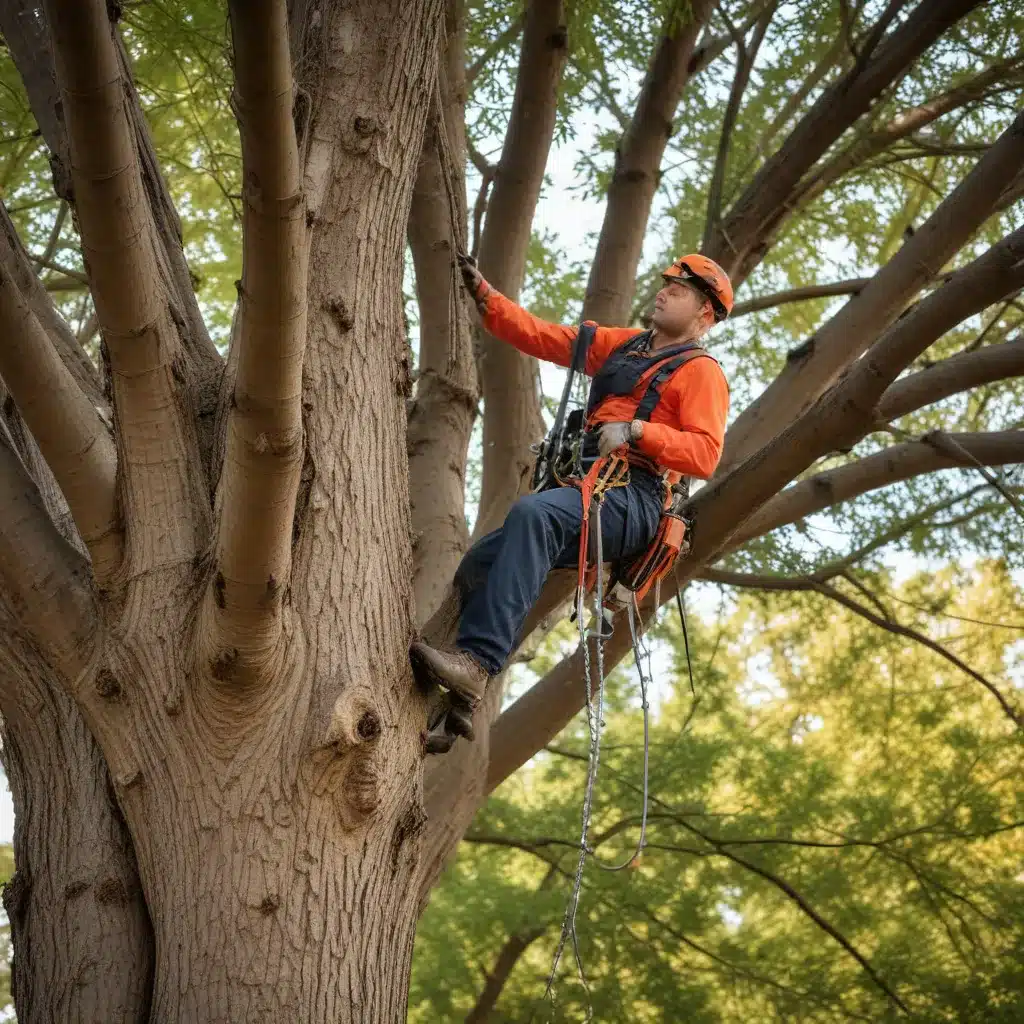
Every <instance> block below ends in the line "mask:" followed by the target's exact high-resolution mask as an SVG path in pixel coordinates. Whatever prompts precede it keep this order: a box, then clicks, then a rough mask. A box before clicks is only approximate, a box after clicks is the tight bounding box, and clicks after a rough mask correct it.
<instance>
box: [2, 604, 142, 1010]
mask: <svg viewBox="0 0 1024 1024" xmlns="http://www.w3.org/2000/svg"><path fill="white" fill-rule="evenodd" d="M0 627H2V628H3V629H4V631H5V633H8V635H12V634H13V632H14V625H13V623H12V622H11V621H10V620H9V619H8V617H7V616H5V615H0ZM0 692H2V694H3V696H2V697H0V705H2V710H3V715H4V728H3V765H4V770H5V772H6V773H7V780H8V782H9V783H10V786H11V794H12V796H13V798H14V813H15V829H14V858H15V864H16V866H17V871H16V873H15V875H14V877H13V878H12V879H11V881H10V882H9V883H8V884H7V886H6V887H5V889H4V897H3V898H4V907H5V909H6V911H7V916H8V918H9V919H10V922H11V933H12V938H13V942H14V963H13V965H12V971H13V981H12V986H11V990H12V994H13V996H14V999H15V1003H16V1005H17V1008H18V1019H19V1020H20V1021H23V1022H24V1024H34V1022H36V1021H39V1022H43V1021H68V1022H82V1024H85V1022H88V1021H100V1020H102V1021H110V1022H111V1024H136V1022H139V1021H143V1020H145V1019H146V1016H147V1008H148V1006H149V998H150V986H151V984H152V966H153V938H152V932H151V930H150V925H149V917H148V915H147V913H146V905H145V901H144V899H143V895H142V887H141V885H140V884H139V876H138V871H137V868H136V864H135V854H134V852H133V850H132V845H131V842H130V840H129V838H128V834H127V831H126V829H125V827H124V822H123V821H122V819H121V814H120V811H119V810H118V807H117V803H116V801H115V800H114V796H113V792H112V790H111V788H110V779H109V777H108V775H107V770H106V766H105V764H104V762H103V758H102V755H101V754H100V751H99V749H98V747H97V746H96V741H95V740H94V739H93V738H92V736H91V735H90V733H89V732H88V730H87V729H86V728H85V724H84V722H83V721H82V718H81V715H80V714H79V713H78V710H77V709H76V708H75V706H74V704H73V703H72V701H71V700H70V698H68V697H67V696H66V695H65V694H64V693H63V692H62V691H61V690H60V688H59V684H58V682H57V680H56V679H55V678H54V675H53V673H52V671H51V670H50V669H49V667H48V666H47V665H46V664H45V663H44V662H43V661H42V659H41V658H40V657H39V656H38V654H37V653H36V652H35V651H33V650H32V648H31V646H30V645H29V644H27V643H24V642H21V643H12V644H8V645H5V649H4V650H2V651H0ZM14 692H17V693H18V694H19V697H18V698H17V699H13V698H12V696H11V695H12V693H14Z"/></svg>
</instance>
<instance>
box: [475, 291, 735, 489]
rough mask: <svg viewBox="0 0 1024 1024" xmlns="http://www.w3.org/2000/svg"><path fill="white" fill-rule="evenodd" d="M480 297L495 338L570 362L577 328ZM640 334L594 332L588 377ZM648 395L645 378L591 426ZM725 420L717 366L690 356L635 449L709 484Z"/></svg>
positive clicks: (629, 415) (624, 415)
mask: <svg viewBox="0 0 1024 1024" xmlns="http://www.w3.org/2000/svg"><path fill="white" fill-rule="evenodd" d="M484 287H487V288H489V286H486V285H485V286H484ZM482 290H483V289H481V291H482ZM480 298H481V300H482V301H485V302H486V304H487V308H486V312H485V313H484V315H483V322H484V327H485V328H486V329H487V330H488V331H489V332H490V333H491V334H493V335H494V336H495V337H496V338H499V339H500V340H501V341H507V342H508V343H509V344H511V345H515V347H516V348H518V349H519V350H520V351H522V352H526V353H527V354H528V355H531V356H536V357H537V358H538V359H545V360H547V361H548V362H551V363H557V364H558V365H559V366H568V365H569V363H570V361H571V359H572V345H573V342H574V341H575V340H576V333H577V328H576V327H568V326H563V325H560V324H552V323H548V322H547V321H546V320H541V319H540V318H539V317H536V316H534V315H533V314H532V313H529V312H527V311H526V310H525V309H523V308H522V307H521V306H518V305H516V303H514V302H513V301H512V300H511V299H508V298H506V297H505V296H504V295H502V294H501V293H500V292H497V291H495V290H494V289H493V288H489V290H488V291H487V292H486V294H485V295H482V296H480ZM638 333H639V332H638V331H637V330H636V328H634V327H598V328H597V331H596V332H595V334H594V340H593V342H592V344H591V346H590V350H589V351H588V353H587V366H586V371H587V374H588V375H589V376H591V377H592V376H593V375H594V374H595V373H597V371H598V370H600V369H601V366H602V365H603V364H604V362H605V360H606V359H607V358H608V357H609V356H610V355H611V354H612V352H613V351H615V349H617V348H618V347H619V346H620V345H622V344H623V343H624V342H626V341H628V340H629V339H630V338H633V337H635V336H636V335H637V334H638ZM646 390H647V375H645V376H644V377H643V378H641V380H640V382H639V383H638V385H637V387H636V388H635V389H634V390H633V393H632V394H629V395H610V396H609V397H607V398H605V399H604V401H602V402H601V404H600V405H598V407H597V408H596V409H595V410H594V412H593V413H592V414H591V416H590V420H589V422H591V423H609V422H614V421H627V420H632V419H633V418H634V414H635V413H636V409H637V406H638V405H639V404H640V401H641V400H642V398H643V396H644V392H645V391H646ZM728 415H729V385H728V384H727V383H726V380H725V374H724V373H722V368H721V367H720V366H719V365H718V363H717V362H715V360H714V359H704V358H701V359H691V360H690V361H689V362H687V363H684V364H683V365H682V366H681V367H679V369H678V370H676V372H675V373H673V374H672V376H671V377H670V378H669V379H668V381H667V382H666V383H665V385H664V387H663V388H662V389H661V397H660V399H659V401H658V404H657V405H656V406H655V407H654V411H653V412H652V413H651V418H650V421H649V422H648V423H645V424H644V432H643V436H642V437H641V438H640V440H639V441H637V442H635V444H636V447H637V448H638V449H639V450H640V451H641V452H643V453H644V455H647V456H648V457H649V458H651V459H653V460H654V461H655V462H656V463H658V465H659V466H661V467H663V468H664V469H668V470H674V471H675V472H677V473H681V474H682V475H683V476H693V477H697V478H699V479H701V480H707V479H708V477H710V476H711V474H712V473H713V472H714V471H715V466H717V465H718V460H719V459H720V458H721V455H722V442H723V440H724V438H725V421H726V418H727V417H728Z"/></svg>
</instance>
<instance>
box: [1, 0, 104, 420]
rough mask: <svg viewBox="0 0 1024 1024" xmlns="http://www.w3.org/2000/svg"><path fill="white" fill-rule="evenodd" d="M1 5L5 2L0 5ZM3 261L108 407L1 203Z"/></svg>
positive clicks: (91, 392) (92, 394)
mask: <svg viewBox="0 0 1024 1024" xmlns="http://www.w3.org/2000/svg"><path fill="white" fill-rule="evenodd" d="M0 9H2V5H0ZM0 264H2V267H3V273H4V274H7V275H10V277H11V278H12V279H13V280H14V282H15V284H17V286H18V289H19V290H20V291H21V294H22V296H23V297H24V299H25V301H26V302H27V303H28V305H29V306H30V307H31V309H32V312H33V313H35V316H36V319H37V320H38V321H39V323H40V325H41V326H42V327H43V329H44V330H45V331H46V334H47V336H48V337H49V339H50V341H51V342H52V344H53V347H54V348H55V349H56V350H57V352H58V354H59V355H60V357H61V359H62V360H63V362H64V365H65V366H66V367H67V368H68V370H69V371H70V373H71V376H72V377H74V379H75V381H76V383H77V384H78V386H79V387H80V388H81V389H82V392H83V393H84V394H85V395H87V396H88V398H89V401H90V402H91V403H92V404H93V406H94V407H97V408H99V409H102V410H103V411H104V413H106V411H107V401H106V399H105V398H104V396H103V390H102V386H101V383H100V379H99V374H97V372H96V368H95V366H94V365H93V363H92V361H91V360H90V359H89V357H88V356H87V355H86V354H85V352H84V351H83V350H82V346H81V344H80V343H79V341H78V339H77V338H76V337H75V335H74V334H73V333H72V332H71V328H70V327H69V326H68V325H67V323H66V322H65V320H64V318H63V317H62V316H61V315H60V314H59V313H58V312H57V310H56V309H55V308H54V305H53V300H52V299H51V298H50V296H49V294H48V293H47V291H46V288H45V287H44V286H43V284H42V282H41V281H40V280H39V278H38V276H37V275H36V272H35V268H34V267H33V265H32V263H31V261H30V259H29V255H28V253H27V252H26V251H25V247H24V246H23V245H22V244H21V239H20V238H19V237H18V232H17V231H16V230H15V227H14V223H13V222H12V221H11V218H10V216H9V214H8V212H7V208H6V207H5V206H4V205H3V204H2V203H0Z"/></svg>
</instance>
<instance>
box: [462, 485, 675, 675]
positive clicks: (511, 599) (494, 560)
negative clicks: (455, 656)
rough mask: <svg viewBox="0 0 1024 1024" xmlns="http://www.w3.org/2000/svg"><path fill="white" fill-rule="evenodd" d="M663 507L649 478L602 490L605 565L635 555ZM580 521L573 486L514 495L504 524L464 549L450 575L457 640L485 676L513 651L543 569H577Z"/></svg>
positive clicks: (495, 670) (653, 530)
mask: <svg viewBox="0 0 1024 1024" xmlns="http://www.w3.org/2000/svg"><path fill="white" fill-rule="evenodd" d="M661 509H662V497H661V481H660V479H658V478H656V477H653V476H651V475H650V474H647V473H638V472H634V474H633V480H632V482H631V483H630V484H629V485H628V486H626V487H615V488H613V489H612V490H610V491H608V492H606V494H605V498H604V502H603V504H602V506H601V538H602V543H603V549H604V559H605V561H606V562H615V561H618V560H620V559H623V558H633V557H636V556H637V555H639V554H641V553H642V552H643V551H644V550H645V549H646V547H647V545H648V544H650V542H651V539H652V538H653V537H654V534H655V533H656V532H657V529H658V520H659V519H660V518H661ZM582 524H583V500H582V497H581V495H580V492H579V489H578V488H576V487H556V488H553V489H552V490H548V491H541V492H540V493H539V494H528V495H526V496H525V497H523V498H520V499H519V500H518V501H517V502H516V503H515V504H514V505H513V506H512V508H511V509H510V510H509V513H508V516H507V517H506V519H505V523H504V525H503V526H502V527H501V528H500V529H497V530H495V531H493V532H492V533H489V534H487V536H486V537H481V538H480V540H478V541H477V542H476V543H475V544H474V545H473V546H472V547H471V548H470V549H469V551H467V552H466V554H465V556H464V557H463V559H462V562H461V563H460V564H459V568H458V570H457V571H456V573H455V583H456V586H457V587H458V588H459V590H460V591H461V593H462V597H463V607H462V615H461V617H460V619H459V631H458V634H457V637H456V641H455V643H456V646H457V647H458V648H459V649H460V650H463V651H468V652H469V653H470V654H471V655H472V656H473V657H474V658H475V659H476V660H477V661H478V662H479V663H480V664H481V665H483V666H484V667H485V668H486V669H487V671H488V672H489V673H490V674H491V675H497V674H498V673H499V672H500V671H501V669H502V667H503V666H504V664H505V662H506V661H507V660H508V657H509V655H510V654H511V653H512V650H513V648H514V647H515V645H516V643H517V641H518V639H519V632H520V630H521V629H522V627H523V623H524V621H525V620H526V616H527V615H528V614H529V611H530V609H531V608H532V607H533V605H534V602H535V601H536V600H537V598H538V597H539V596H540V592H541V589H542V588H543V586H544V580H545V578H546V577H547V574H548V572H549V570H551V569H553V568H559V569H562V568H571V567H573V566H575V565H576V564H577V561H578V557H579V543H580V530H581V528H582Z"/></svg>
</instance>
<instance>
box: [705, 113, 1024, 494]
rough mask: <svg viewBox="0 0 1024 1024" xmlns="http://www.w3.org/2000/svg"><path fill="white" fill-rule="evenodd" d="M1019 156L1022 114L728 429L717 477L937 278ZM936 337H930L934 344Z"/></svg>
mask: <svg viewBox="0 0 1024 1024" xmlns="http://www.w3.org/2000/svg"><path fill="white" fill-rule="evenodd" d="M1022 159H1024V114H1022V115H1019V116H1018V117H1017V118H1016V119H1015V120H1014V122H1013V123H1012V124H1011V125H1010V127H1009V128H1008V129H1007V130H1006V131H1005V132H1003V134H1002V135H1001V136H1000V137H999V139H998V140H997V141H996V142H995V143H994V144H993V145H992V147H991V148H990V150H989V151H988V152H987V153H986V154H985V155H984V156H983V157H982V158H981V159H980V160H979V161H978V163H977V164H976V165H975V166H974V168H973V169H972V170H971V172H970V174H968V175H967V177H966V178H965V179H964V180H963V181H962V182H961V183H960V184H959V185H958V186H957V188H956V189H955V190H954V191H953V192H952V193H951V194H950V195H949V197H948V198H947V199H945V200H944V201H943V202H942V203H941V204H940V205H939V207H938V208H937V209H936V210H935V212H934V213H933V214H932V215H931V216H930V217H929V218H928V220H927V221H926V222H925V223H924V224H923V225H922V226H921V227H920V228H919V229H918V230H917V231H916V232H915V233H914V235H913V237H912V238H911V239H910V240H909V241H908V242H907V243H906V244H905V245H904V246H903V248H902V249H900V250H899V252H897V253H896V255H895V256H894V257H893V258H892V259H891V260H890V261H889V262H888V263H887V264H886V265H885V266H884V267H883V268H882V269H881V270H880V271H879V272H878V273H877V274H876V275H875V276H874V277H873V278H872V279H871V281H870V282H869V283H868V284H867V285H865V286H864V288H863V289H862V290H861V291H860V292H859V293H858V294H857V296H856V298H854V299H853V300H852V301H851V302H848V303H847V304H846V305H845V306H844V307H843V308H842V309H841V310H840V311H839V312H838V313H837V314H836V315H835V316H834V317H832V319H831V320H829V321H828V323H826V324H825V325H824V326H823V327H822V328H821V329H820V330H819V331H818V332H817V334H816V335H815V336H814V338H813V339H812V340H811V342H810V343H808V345H807V346H806V347H805V349H804V354H803V355H802V357H801V358H799V359H794V360H791V361H790V363H789V364H788V365H787V367H786V369H785V370H784V371H783V372H782V373H781V374H780V375H779V376H778V377H777V378H776V379H775V380H774V381H773V382H772V383H771V384H770V385H769V387H768V388H767V389H766V390H765V391H764V392H763V393H762V394H761V396H760V397H759V398H758V399H757V400H756V401H755V402H753V403H752V404H751V405H749V406H748V407H747V408H746V409H745V410H744V411H743V413H742V414H741V415H740V416H739V417H738V418H737V420H736V422H735V423H734V424H733V426H732V427H731V428H730V430H729V436H728V439H727V442H726V452H725V456H724V458H723V461H722V465H721V466H720V467H719V471H718V472H719V475H721V473H722V471H723V470H726V469H729V468H731V467H733V466H735V465H737V464H738V463H739V462H740V461H742V460H743V459H745V458H746V457H747V456H749V455H750V454H751V453H752V452H754V451H756V450H757V449H758V448H760V447H762V446H764V445H765V444H767V443H768V442H769V441H770V440H771V439H772V438H773V437H775V436H777V435H778V434H779V432H780V431H781V430H782V429H783V427H784V426H785V425H786V424H788V423H790V422H791V421H792V420H793V414H794V411H796V410H800V409H806V408H808V407H809V406H810V405H811V404H812V403H813V402H814V401H815V400H816V399H817V398H818V397H819V396H820V395H821V394H822V393H823V392H824V391H825V390H826V388H827V387H828V386H829V385H830V384H831V383H832V382H833V381H834V380H835V379H836V378H837V377H838V375H839V374H840V373H841V372H842V370H844V369H845V368H846V367H847V366H849V365H850V364H851V363H852V362H853V360H855V359H856V358H857V356H858V355H860V354H861V353H862V352H864V351H866V350H867V349H868V348H869V347H870V346H871V345H872V343H873V342H874V341H875V340H876V339H877V338H878V336H879V335H880V334H881V333H882V331H884V330H885V328H886V327H888V326H889V324H891V323H892V322H893V321H894V320H895V319H896V318H897V317H898V316H899V315H900V313H902V312H903V311H904V310H905V309H906V306H907V304H908V303H909V302H910V300H911V299H912V298H913V297H914V295H916V294H917V293H918V291H919V290H920V289H921V287H923V285H924V284H926V283H927V282H928V281H929V280H932V279H934V278H935V277H937V276H938V275H939V273H940V272H941V270H942V267H943V266H944V265H945V263H946V262H947V260H949V259H950V258H952V256H953V255H954V254H955V253H956V252H957V250H958V249H959V248H960V247H961V246H962V245H963V244H964V242H965V241H966V240H967V239H968V238H969V237H970V236H971V235H972V234H973V233H974V231H976V230H977V228H978V226H979V225H980V224H981V223H983V222H984V220H985V219H986V218H987V217H988V216H990V215H991V213H992V212H993V209H994V207H995V204H996V202H997V201H998V197H999V193H1000V192H1001V190H1002V189H1003V188H1004V187H1005V185H1006V184H1007V183H1008V182H1010V181H1011V180H1012V179H1013V177H1014V176H1015V174H1016V173H1017V170H1018V168H1019V166H1020V162H1021V160H1022ZM980 287H983V286H980ZM1008 290H1009V291H1012V290H1014V289H1012V288H1011V289H1008ZM1004 294H1005V293H1004ZM1000 297H1002V296H997V298H1000ZM932 298H934V296H932V297H930V298H929V300H927V301H931V299H932ZM946 301H950V299H949V296H948V295H947V297H946ZM922 305H924V303H922ZM936 336H937V335H932V339H933V340H934V337H936ZM903 365H906V364H905V363H904V364H903ZM901 368H902V367H901ZM893 376H895V374H893Z"/></svg>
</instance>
